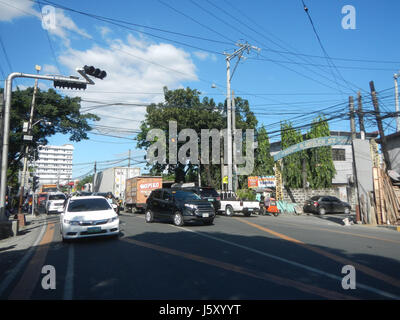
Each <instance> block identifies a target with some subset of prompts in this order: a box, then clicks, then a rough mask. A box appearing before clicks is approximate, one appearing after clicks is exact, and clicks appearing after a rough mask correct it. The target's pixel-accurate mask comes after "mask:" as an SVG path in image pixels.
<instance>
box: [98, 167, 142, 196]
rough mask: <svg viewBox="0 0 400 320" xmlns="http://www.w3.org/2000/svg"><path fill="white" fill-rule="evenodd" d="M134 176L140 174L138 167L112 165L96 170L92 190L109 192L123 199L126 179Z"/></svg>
mask: <svg viewBox="0 0 400 320" xmlns="http://www.w3.org/2000/svg"><path fill="white" fill-rule="evenodd" d="M136 176H140V168H131V167H114V168H108V169H106V170H103V171H101V172H97V173H96V174H95V177H94V183H93V192H102V193H103V192H111V193H112V194H113V195H114V196H115V197H116V198H120V199H123V198H124V197H125V184H126V180H127V179H130V178H133V177H136Z"/></svg>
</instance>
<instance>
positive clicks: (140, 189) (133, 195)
mask: <svg viewBox="0 0 400 320" xmlns="http://www.w3.org/2000/svg"><path fill="white" fill-rule="evenodd" d="M159 188H162V177H158V176H139V177H134V178H130V179H127V180H126V186H125V207H126V208H127V209H128V211H131V210H132V209H133V208H134V209H142V210H143V209H145V207H146V200H147V198H148V197H149V195H150V193H151V192H152V191H153V190H155V189H159Z"/></svg>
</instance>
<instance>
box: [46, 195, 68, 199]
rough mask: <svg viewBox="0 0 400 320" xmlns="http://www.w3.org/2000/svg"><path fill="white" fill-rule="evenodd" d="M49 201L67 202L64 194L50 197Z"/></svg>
mask: <svg viewBox="0 0 400 320" xmlns="http://www.w3.org/2000/svg"><path fill="white" fill-rule="evenodd" d="M49 200H65V195H63V194H52V195H50V196H49Z"/></svg>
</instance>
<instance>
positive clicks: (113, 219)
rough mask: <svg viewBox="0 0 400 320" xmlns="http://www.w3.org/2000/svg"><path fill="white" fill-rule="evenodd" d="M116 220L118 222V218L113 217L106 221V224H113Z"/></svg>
mask: <svg viewBox="0 0 400 320" xmlns="http://www.w3.org/2000/svg"><path fill="white" fill-rule="evenodd" d="M116 220H118V217H114V218H111V219H108V221H107V223H111V222H114V221H116Z"/></svg>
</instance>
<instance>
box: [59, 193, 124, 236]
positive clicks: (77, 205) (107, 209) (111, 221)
mask: <svg viewBox="0 0 400 320" xmlns="http://www.w3.org/2000/svg"><path fill="white" fill-rule="evenodd" d="M60 225H61V235H62V239H63V241H65V240H68V239H76V238H86V237H96V236H113V235H114V236H115V235H118V234H119V218H118V215H117V214H116V213H115V211H114V209H113V208H112V207H111V205H110V204H109V203H108V201H107V200H106V199H105V198H104V197H100V196H87V197H71V198H69V199H68V200H67V202H66V206H65V209H64V211H63V213H62V214H61V216H60Z"/></svg>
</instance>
